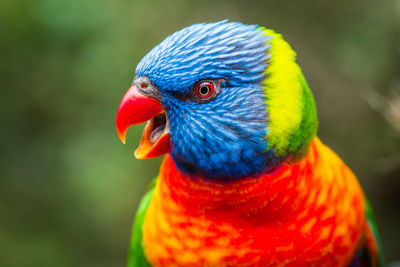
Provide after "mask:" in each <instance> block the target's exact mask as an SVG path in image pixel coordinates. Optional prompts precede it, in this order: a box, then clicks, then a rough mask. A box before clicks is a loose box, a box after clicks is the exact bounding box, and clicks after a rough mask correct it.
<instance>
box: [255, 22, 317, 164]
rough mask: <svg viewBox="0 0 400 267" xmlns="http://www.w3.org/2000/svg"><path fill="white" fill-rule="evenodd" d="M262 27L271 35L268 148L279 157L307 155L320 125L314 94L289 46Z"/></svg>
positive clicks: (267, 83) (266, 82) (267, 85)
mask: <svg viewBox="0 0 400 267" xmlns="http://www.w3.org/2000/svg"><path fill="white" fill-rule="evenodd" d="M260 29H262V30H263V31H264V32H265V35H267V36H272V39H270V41H269V43H270V45H271V46H270V48H269V53H270V54H271V57H270V60H269V66H268V68H267V69H266V73H267V76H266V79H265V81H264V90H265V98H266V104H267V110H268V114H269V122H268V130H267V140H268V149H273V151H274V152H275V155H276V156H277V157H282V156H284V155H289V156H292V157H294V158H297V157H298V156H301V155H303V154H304V152H305V150H306V148H307V147H308V144H309V143H310V141H311V139H312V138H313V137H314V136H315V135H316V131H317V128H318V119H317V112H316V108H315V103H314V99H313V95H312V93H311V90H310V89H309V87H308V85H307V82H306V80H305V78H304V76H303V74H302V72H301V69H300V67H299V65H297V63H296V53H295V52H294V51H293V50H292V48H291V47H290V45H289V44H288V43H287V42H286V41H284V40H283V38H282V36H281V35H280V34H277V33H275V32H274V31H273V30H269V29H265V28H260Z"/></svg>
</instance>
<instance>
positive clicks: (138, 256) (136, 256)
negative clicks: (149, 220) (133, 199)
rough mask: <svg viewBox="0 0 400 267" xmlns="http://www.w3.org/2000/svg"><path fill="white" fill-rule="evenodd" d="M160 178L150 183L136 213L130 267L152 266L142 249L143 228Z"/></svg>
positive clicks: (130, 251)
mask: <svg viewBox="0 0 400 267" xmlns="http://www.w3.org/2000/svg"><path fill="white" fill-rule="evenodd" d="M157 179H158V177H156V178H154V179H153V180H152V182H151V183H150V185H149V187H148V190H147V192H146V194H145V195H144V196H143V197H142V199H141V200H140V204H139V207H138V209H137V211H136V215H135V221H134V224H133V228H132V236H131V245H130V248H129V260H128V267H133V266H144V267H145V266H151V265H150V264H149V262H148V261H147V259H146V256H145V255H144V252H143V247H142V228H143V221H144V217H145V214H146V211H147V208H148V206H149V204H150V201H151V198H152V197H153V193H154V188H155V185H156V182H157Z"/></svg>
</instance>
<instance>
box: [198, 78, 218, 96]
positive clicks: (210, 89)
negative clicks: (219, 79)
mask: <svg viewBox="0 0 400 267" xmlns="http://www.w3.org/2000/svg"><path fill="white" fill-rule="evenodd" d="M195 92H196V96H197V97H198V98H201V99H207V98H209V97H211V96H212V95H213V94H214V84H213V83H212V82H207V81H204V82H201V83H199V84H198V85H197V86H196V91H195Z"/></svg>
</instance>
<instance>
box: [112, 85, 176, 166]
mask: <svg viewBox="0 0 400 267" xmlns="http://www.w3.org/2000/svg"><path fill="white" fill-rule="evenodd" d="M146 121H149V122H148V123H147V125H146V127H145V128H144V131H143V135H142V140H141V141H140V145H139V147H138V148H137V149H136V151H135V157H136V158H138V159H145V158H153V157H158V156H161V155H164V154H166V153H168V152H169V151H170V150H171V144H170V134H169V122H168V118H167V115H166V113H165V112H164V110H163V108H162V106H161V103H160V102H159V101H158V100H156V99H154V98H151V97H149V96H146V95H144V94H142V93H141V92H139V90H138V89H137V87H136V85H132V86H131V88H129V90H128V91H127V92H126V94H125V95H124V97H123V98H122V101H121V103H120V104H119V107H118V111H117V133H118V137H119V139H121V141H122V143H124V144H125V138H126V132H127V131H128V128H129V126H131V125H136V124H140V123H143V122H146Z"/></svg>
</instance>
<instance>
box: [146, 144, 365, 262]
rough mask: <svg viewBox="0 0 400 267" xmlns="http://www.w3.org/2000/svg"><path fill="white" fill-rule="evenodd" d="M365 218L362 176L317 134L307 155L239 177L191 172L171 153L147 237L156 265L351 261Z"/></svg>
mask: <svg viewBox="0 0 400 267" xmlns="http://www.w3.org/2000/svg"><path fill="white" fill-rule="evenodd" d="M365 223H366V221H365V206H364V197H363V193H362V190H361V188H360V186H359V184H358V182H357V180H356V178H355V176H354V175H353V173H352V172H351V171H350V170H349V168H348V167H347V166H346V165H345V164H344V163H343V162H342V161H341V160H340V158H339V157H338V156H337V155H336V154H335V153H334V152H332V151H331V150H330V149H329V148H327V147H326V146H325V145H323V144H322V143H321V142H320V141H319V139H317V138H315V139H314V140H313V142H312V143H311V145H310V148H309V151H308V154H307V156H306V157H305V158H303V159H302V160H300V161H297V162H296V163H294V164H287V165H282V166H281V167H279V168H278V169H277V170H275V171H274V172H272V173H268V174H262V175H260V176H258V177H253V178H246V179H242V180H240V181H234V182H216V181H209V180H205V179H202V178H201V177H190V178H189V177H187V176H185V175H184V174H183V173H181V172H179V171H178V170H177V168H176V166H175V164H174V162H173V161H172V159H171V158H170V157H169V156H166V157H165V159H164V161H163V164H162V167H161V172H160V176H159V179H158V182H157V185H156V188H155V191H154V194H153V198H152V200H151V203H150V205H149V207H148V210H147V212H146V215H145V219H144V224H143V242H142V244H143V249H144V253H145V255H146V257H147V259H148V260H149V262H150V263H151V264H153V265H154V266H310V264H311V265H312V264H314V266H345V265H347V264H348V263H349V262H350V261H351V258H352V256H353V255H354V253H355V251H356V248H357V245H358V242H359V241H360V239H361V235H362V230H363V229H364V227H365Z"/></svg>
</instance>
